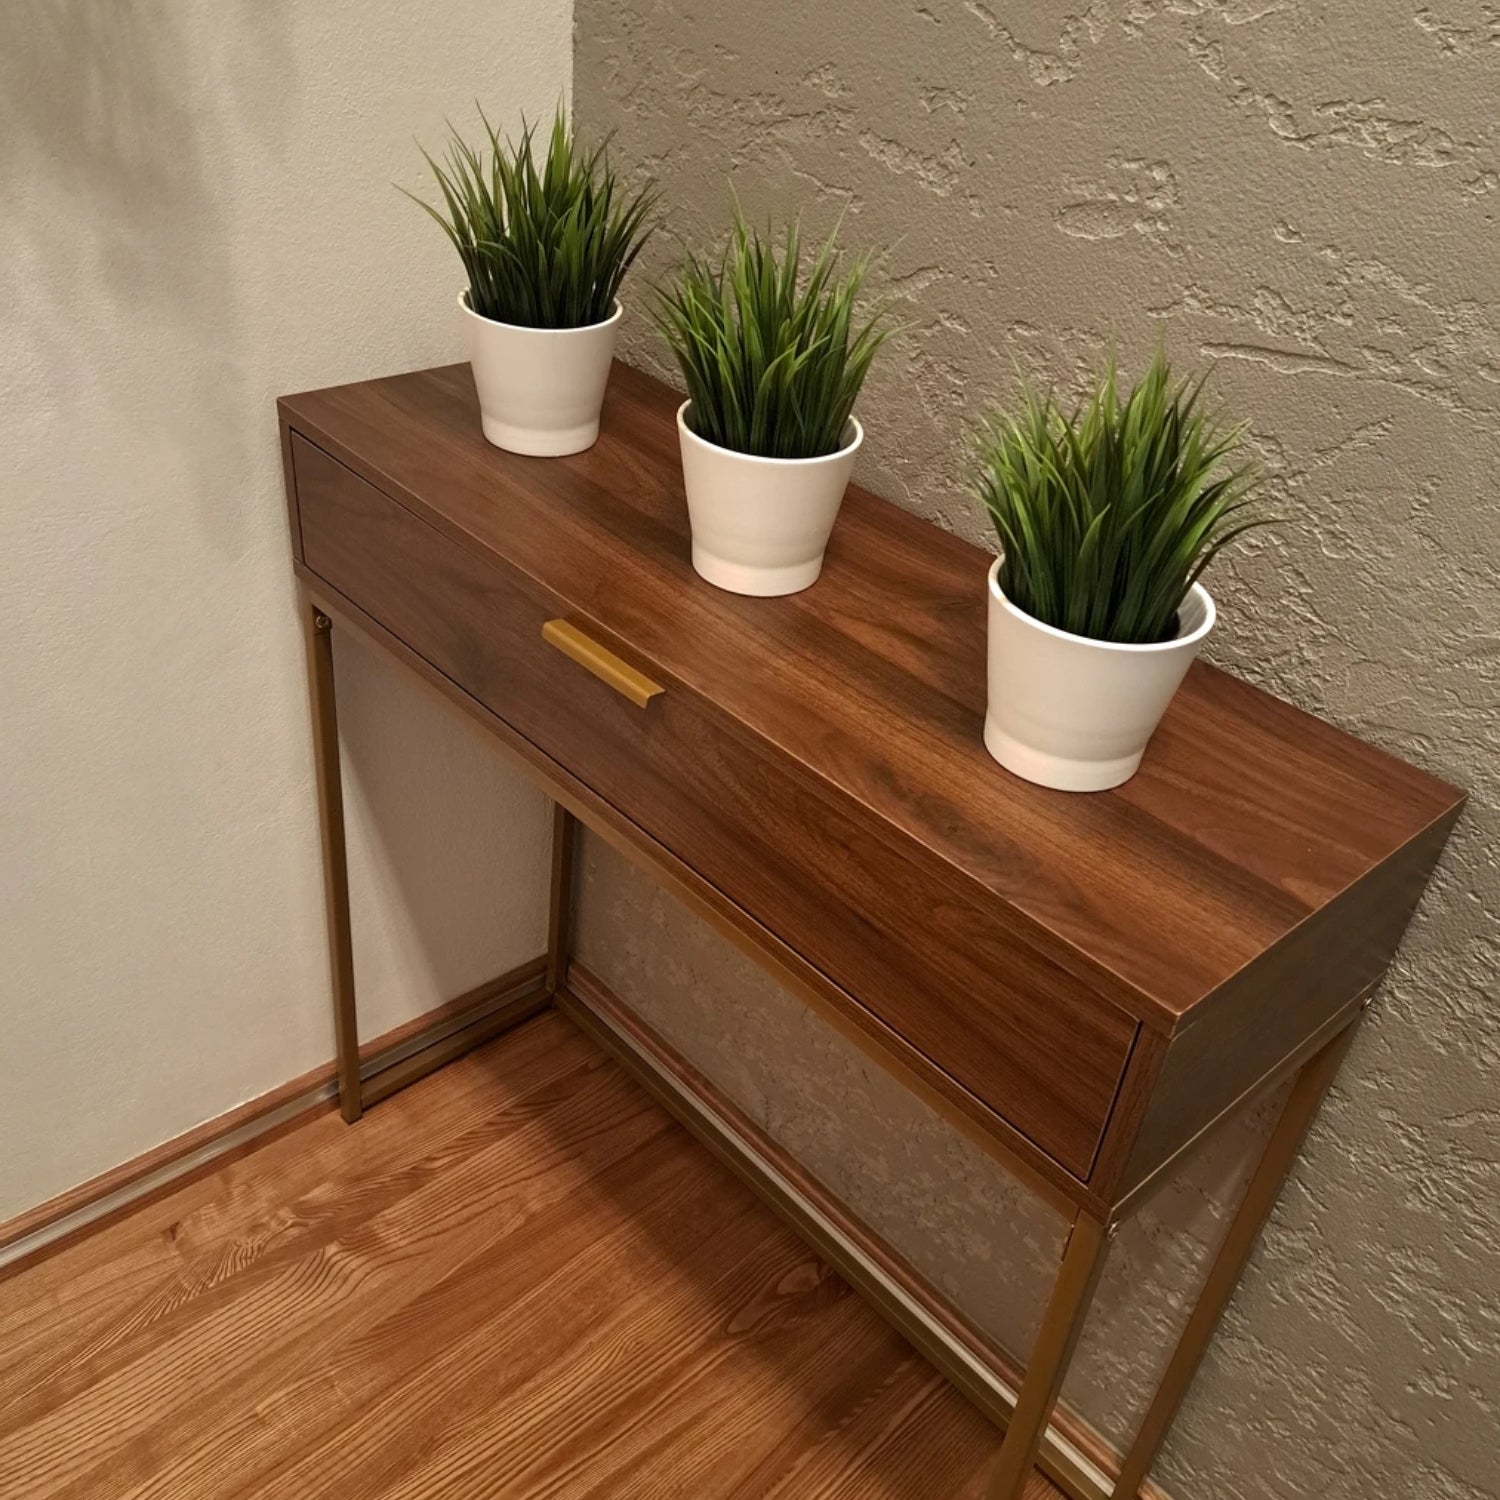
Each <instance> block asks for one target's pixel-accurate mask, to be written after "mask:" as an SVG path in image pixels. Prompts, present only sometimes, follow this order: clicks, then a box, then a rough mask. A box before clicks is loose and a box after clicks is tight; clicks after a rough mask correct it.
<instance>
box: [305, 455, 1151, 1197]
mask: <svg viewBox="0 0 1500 1500" xmlns="http://www.w3.org/2000/svg"><path fill="white" fill-rule="evenodd" d="M292 449H293V455H294V465H295V472H296V481H297V501H298V514H299V519H300V526H301V534H302V544H303V555H304V560H305V562H306V564H307V566H308V567H309V568H310V569H312V570H313V571H314V572H315V573H317V574H318V575H319V576H321V577H323V578H324V579H326V580H327V581H328V582H329V583H330V584H331V585H332V586H333V587H334V588H336V589H337V590H339V592H341V593H342V594H344V595H345V596H346V597H348V598H349V599H351V600H352V601H353V602H354V603H355V604H357V605H359V607H360V608H361V609H363V610H364V611H365V612H366V613H368V614H369V615H370V616H372V617H373V618H374V619H376V620H378V621H379V622H380V623H381V624H382V625H383V626H384V627H385V628H386V629H388V630H390V631H391V632H392V633H393V634H394V635H396V636H398V637H399V638H400V639H401V640H402V641H404V642H405V643H406V644H407V645H408V646H410V647H411V648H412V649H413V650H414V651H416V652H417V653H418V654H419V655H421V656H422V657H424V658H425V659H426V660H427V661H429V662H431V663H432V665H433V666H435V667H437V668H438V669H439V670H440V671H442V672H443V673H444V674H445V675H447V676H448V677H450V678H452V679H453V680H454V681H455V682H457V683H458V684H459V685H460V686H462V687H463V688H464V689H465V690H466V691H467V692H468V693H470V694H472V695H473V696H474V697H475V698H477V699H479V700H480V701H481V702H482V703H484V704H485V706H486V707H487V708H489V709H490V710H491V711H493V712H494V713H496V714H498V715H499V716H500V717H502V718H503V719H505V720H506V722H507V723H509V724H510V725H511V726H512V727H513V728H515V729H516V730H517V731H519V732H520V733H521V734H523V735H525V736H526V737H527V738H528V739H530V740H531V741H532V742H533V743H534V744H536V745H537V746H538V747H539V748H540V749H542V750H543V751H545V752H546V753H547V754H548V755H550V756H551V757H552V758H553V759H554V760H556V761H557V762H558V763H559V764H561V765H562V766H564V767H566V768H567V770H569V771H570V772H571V773H572V774H573V775H575V776H576V777H578V778H579V779H580V780H582V781H584V782H585V783H587V784H588V785H589V786H590V787H591V788H592V789H593V790H594V791H595V792H596V793H597V794H598V795H599V796H601V797H603V798H604V799H605V800H606V801H608V802H609V803H610V804H611V805H613V806H614V807H616V808H618V809H619V810H620V811H621V812H622V813H624V814H625V815H626V816H628V817H629V819H630V820H631V821H632V822H634V823H635V824H636V825H637V826H639V827H641V828H642V829H644V830H645V831H646V832H647V833H649V834H650V835H651V836H652V837H653V838H655V839H656V840H657V841H658V842H659V843H660V844H662V845H663V846H665V847H666V848H667V849H669V850H670V851H671V852H672V853H673V854H675V855H676V856H677V857H678V858H679V859H681V860H683V861H684V862H685V863H686V864H688V865H690V866H691V867H692V868H693V869H695V870H696V871H697V872H698V873H699V874H700V875H701V876H703V877H704V878H705V879H707V880H708V881H709V882H710V883H711V884H712V885H714V886H715V887H716V888H717V889H719V890H720V891H722V892H723V893H724V895H726V896H727V897H729V898H730V900H732V901H733V902H734V903H735V904H736V905H737V906H739V907H740V908H741V909H742V910H743V911H745V912H747V913H748V914H750V915H751V916H752V917H753V918H754V919H755V920H756V921H758V922H760V923H761V924H762V925H763V926H764V927H766V928H768V929H769V930H770V931H771V932H772V933H774V934H775V935H776V937H778V938H779V939H780V940H781V941H782V942H784V943H786V944H787V945H788V946H790V947H791V948H793V949H794V950H796V952H798V953H799V954H801V955H802V956H803V957H804V958H805V959H806V960H807V961H808V962H809V963H811V964H812V965H813V966H814V967H815V968H817V969H818V970H819V971H820V972H821V973H822V974H823V975H825V976H826V977H827V978H829V979H831V980H833V981H834V982H835V983H836V984H837V986H838V987H839V988H840V989H841V990H842V991H844V992H846V993H847V995H849V996H851V997H852V998H853V1000H854V1001H857V1002H858V1004H857V1005H854V1006H851V1007H850V1010H851V1014H853V1015H854V1016H855V1019H856V1020H857V1021H859V1022H860V1023H861V1024H867V1025H869V1029H871V1030H874V1031H876V1032H877V1034H884V1039H885V1040H887V1041H890V1040H891V1039H892V1038H891V1037H890V1035H889V1034H890V1033H894V1034H895V1038H897V1039H899V1043H904V1045H905V1047H906V1048H907V1049H910V1051H912V1052H914V1053H915V1054H916V1057H915V1058H913V1059H911V1061H912V1062H913V1065H914V1066H917V1067H918V1068H919V1071H921V1070H922V1064H923V1063H924V1061H925V1064H926V1065H927V1066H928V1067H929V1068H930V1069H935V1070H937V1071H938V1072H939V1073H941V1074H943V1075H946V1078H947V1079H949V1080H952V1081H953V1082H954V1083H956V1084H957V1085H959V1086H960V1087H961V1088H962V1089H964V1090H966V1091H967V1092H968V1093H969V1094H970V1095H972V1096H973V1097H974V1098H975V1099H977V1100H978V1101H980V1103H981V1104H983V1105H984V1106H985V1107H986V1108H987V1109H989V1110H992V1111H993V1112H994V1113H995V1114H997V1115H999V1116H1000V1117H1001V1118H1003V1119H1004V1120H1005V1121H1007V1122H1008V1123H1009V1124H1011V1125H1012V1126H1013V1127H1015V1128H1016V1129H1017V1130H1019V1131H1020V1132H1021V1133H1022V1134H1023V1135H1025V1136H1026V1137H1027V1138H1028V1139H1030V1140H1031V1141H1032V1142H1033V1143H1034V1144H1035V1145H1036V1146H1037V1147H1038V1148H1040V1149H1041V1150H1042V1151H1043V1152H1044V1153H1046V1154H1047V1155H1048V1156H1050V1157H1051V1158H1052V1159H1053V1160H1054V1161H1056V1162H1057V1163H1058V1164H1059V1165H1061V1166H1062V1167H1063V1168H1065V1169H1066V1170H1067V1171H1068V1172H1069V1173H1071V1174H1072V1175H1073V1176H1075V1177H1077V1178H1078V1179H1080V1180H1086V1179H1087V1177H1088V1175H1089V1173H1090V1171H1091V1169H1092V1165H1093V1161H1094V1157H1095V1154H1096V1152H1097V1150H1098V1146H1099V1142H1100V1139H1101V1137H1102V1135H1103V1132H1104V1128H1105V1125H1106V1123H1107V1121H1108V1118H1109V1114H1110V1111H1111V1109H1112V1107H1113V1103H1114V1099H1115V1095H1116V1092H1117V1090H1118V1087H1119V1083H1120V1079H1121V1076H1122V1074H1123V1072H1124V1067H1125V1062H1126V1059H1127V1057H1128V1055H1129V1052H1130V1047H1131V1044H1132V1042H1133V1039H1134V1035H1135V1026H1136V1023H1135V1021H1134V1020H1133V1019H1132V1018H1131V1017H1129V1016H1127V1015H1126V1014H1125V1013H1124V1012H1122V1011H1120V1010H1119V1009H1117V1008H1116V1007H1114V1006H1112V1005H1110V1004H1109V1003H1108V1002H1107V1001H1105V1000H1103V999H1102V998H1101V997H1099V996H1097V995H1095V994H1093V993H1092V992H1091V991H1089V990H1088V989H1087V988H1086V987H1085V986H1083V985H1082V984H1081V983H1080V982H1079V981H1078V980H1077V979H1075V978H1074V977H1073V976H1071V975H1069V974H1067V973H1066V972H1064V971H1063V970H1062V969H1060V968H1059V967H1058V966H1057V965H1055V964H1053V963H1051V962H1050V961H1049V960H1047V959H1045V958H1043V957H1042V956H1040V955H1039V954H1037V953H1036V952H1035V951H1034V950H1033V949H1031V948H1030V947H1029V946H1027V945H1025V944H1024V943H1020V942H1018V941H1016V940H1015V938H1014V937H1013V936H1011V935H1009V934H1008V933H1007V931H1006V930H1005V927H1004V924H1003V922H1001V921H999V920H997V918H996V914H995V912H994V910H993V909H992V907H991V906H990V905H989V904H988V903H987V901H986V899H985V893H984V892H983V891H982V890H981V889H979V888H977V887H973V886H971V885H970V884H969V883H968V882H965V881H962V880H960V879H959V878H958V877H957V876H956V875H954V874H953V873H952V872H951V871H948V870H947V868H946V867H944V866H941V865H940V864H939V863H938V862H937V861H936V860H935V858H934V857H933V856H931V855H930V854H929V853H928V852H927V851H925V850H924V849H922V848H921V847H920V846H918V845H917V844H916V843H915V842H914V841H912V840H910V839H908V838H906V837H905V836H904V835H902V834H901V833H900V831H899V830H897V829H894V828H892V827H890V826H889V825H886V824H879V825H876V824H873V823H872V822H871V821H870V820H869V819H868V817H862V816H861V809H860V808H859V806H858V805H857V804H856V803H854V802H853V801H852V800H851V799H849V798H847V797H845V796H844V795H843V794H841V793H840V792H839V791H838V790H837V789H836V788H834V787H832V786H830V785H828V784H827V783H825V782H822V781H815V780H812V779H811V778H809V777H807V776H806V775H805V773H804V772H802V770H801V769H800V768H799V767H797V766H796V765H794V764H792V763H790V762H789V760H788V759H787V758H786V757H785V756H783V755H782V754H780V753H779V752H778V751H777V750H776V749H775V748H774V747H773V746H770V745H768V744H767V743H765V742H764V741H762V740H761V739H760V738H759V737H758V736H756V735H755V734H754V733H753V732H752V731H751V730H749V729H748V728H747V727H746V726H744V725H741V724H739V723H737V722H736V721H734V720H732V719H731V718H729V717H728V716H727V715H725V714H724V713H723V712H722V711H720V710H718V709H717V708H715V707H714V706H713V705H712V704H709V703H706V702H704V701H702V700H701V699H699V698H697V697H696V695H694V694H693V693H692V692H690V691H689V690H687V689H686V688H684V687H683V686H682V685H681V684H678V683H674V682H671V681H668V680H667V679H666V678H665V677H663V676H661V674H660V673H658V672H656V671H655V670H654V669H653V666H652V663H651V662H650V661H649V660H646V659H643V658H641V657H640V656H638V655H637V654H635V653H633V652H632V651H631V650H630V647H629V645H628V643H624V642H616V641H614V640H612V639H611V637H610V636H609V635H608V633H607V632H605V631H602V630H601V629H600V628H599V627H598V626H597V625H596V624H594V623H593V622H591V621H590V620H589V619H588V617H587V616H586V615H585V614H583V613H580V612H578V611H576V610H573V609H571V608H570V607H569V604H568V602H567V601H565V600H563V599H560V598H557V597H555V596H554V595H552V594H551V593H550V592H549V591H547V590H545V589H544V588H542V587H541V586H539V585H537V584H536V583H535V582H534V581H532V580H530V579H528V578H525V577H524V576H523V575H521V574H520V573H518V572H517V571H516V570H514V569H513V568H511V567H510V566H509V565H508V564H507V563H505V562H504V561H503V560H501V559H498V558H495V557H493V556H489V555H482V554H481V553H480V552H478V551H470V550H468V549H466V548H465V547H463V546H460V545H459V544H458V543H457V542H455V541H453V540H451V539H450V538H448V537H446V536H444V535H443V534H442V533H440V532H439V531H437V530H436V529H435V528H434V527H432V526H431V525H429V524H428V523H427V522H425V521H423V520H421V519H420V518H418V517H417V516H415V515H414V514H412V513H411V512H410V511H408V510H406V509H405V508H404V507H402V506H401V505H399V504H397V503H396V502H395V501H393V500H391V499H389V498H388V497H387V496H385V495H384V494H383V493H381V492H380V491H379V490H377V489H375V488H374V487H373V486H371V485H369V484H367V483H366V482H365V481H364V480H362V479H360V478H359V477H358V476H357V475H355V474H354V473H352V472H351V471H350V470H349V469H347V468H345V467H344V466H343V465H341V464H339V463H338V462H337V461H335V460H334V459H332V458H331V457H329V456H328V455H327V454H325V453H324V452H322V450H320V449H318V448H317V447H315V446H314V445H312V444H310V443H308V442H306V441H305V440H304V439H302V438H301V437H299V436H296V435H294V436H293V438H292ZM705 587H707V585H705ZM555 618H562V619H565V620H568V621H570V622H571V623H572V624H574V625H576V626H577V627H579V628H580V629H581V630H583V631H584V632H586V633H587V634H589V635H591V636H593V637H594V638H596V639H598V640H599V641H600V643H601V644H603V645H604V646H605V647H607V648H609V649H611V650H614V651H616V652H617V653H618V654H619V655H620V656H622V657H624V658H626V659H627V660H629V661H631V664H632V665H633V666H635V667H638V668H639V669H640V670H642V671H643V672H644V673H645V674H646V675H647V676H651V677H656V678H657V679H658V680H659V681H661V682H662V684H663V686H664V687H665V691H664V692H663V693H661V694H659V695H658V696H656V697H653V698H652V699H651V700H650V702H649V703H648V704H647V705H646V706H645V707H644V708H642V707H638V706H636V704H635V703H633V702H631V701H630V700H629V699H627V698H626V697H624V696H622V695H621V693H619V692H618V691H615V690H614V689H612V688H611V687H609V686H607V685H606V684H605V683H604V682H603V681H601V680H599V679H598V678H596V677H595V676H593V675H591V674H590V673H589V672H587V671H585V670H584V668H583V667H581V666H580V665H578V664H577V663H576V662H575V661H572V660H570V659H569V658H568V657H567V656H565V655H564V654H563V653H562V652H561V651H559V650H557V649H555V648H554V646H552V645H550V644H548V642H547V641H545V640H544V639H543V635H542V628H543V625H544V624H545V623H546V622H547V621H548V620H549V619H555ZM861 1011H862V1012H864V1013H867V1014H861V1013H860V1012H861ZM871 1017H873V1018H874V1023H873V1024H870V1018H871ZM899 1043H898V1044H899Z"/></svg>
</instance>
